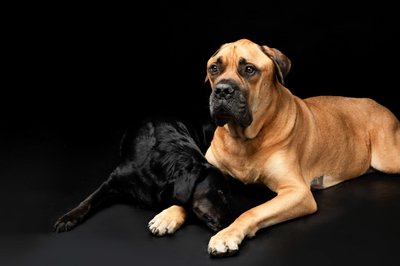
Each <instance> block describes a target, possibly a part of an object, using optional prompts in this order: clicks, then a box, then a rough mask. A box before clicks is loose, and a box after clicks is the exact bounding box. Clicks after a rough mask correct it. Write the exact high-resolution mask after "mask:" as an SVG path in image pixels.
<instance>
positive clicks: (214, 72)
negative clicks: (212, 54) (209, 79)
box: [208, 64, 218, 75]
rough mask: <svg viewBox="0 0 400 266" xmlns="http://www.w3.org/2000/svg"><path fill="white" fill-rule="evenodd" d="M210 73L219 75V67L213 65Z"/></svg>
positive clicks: (209, 69)
mask: <svg viewBox="0 0 400 266" xmlns="http://www.w3.org/2000/svg"><path fill="white" fill-rule="evenodd" d="M208 71H209V72H210V74H211V75H217V74H218V66H217V64H212V65H211V66H210V67H209V68H208Z"/></svg>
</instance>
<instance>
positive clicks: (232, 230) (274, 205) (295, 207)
mask: <svg viewBox="0 0 400 266" xmlns="http://www.w3.org/2000/svg"><path fill="white" fill-rule="evenodd" d="M277 191H278V193H277V196H276V197H274V198H273V199H271V200H269V201H267V202H265V203H263V204H261V205H259V206H256V207H254V208H252V209H250V210H248V211H246V212H244V213H243V214H241V215H240V216H239V217H238V218H237V219H236V220H235V221H234V222H233V223H232V224H231V225H229V226H228V227H227V228H225V229H223V230H221V231H219V232H218V233H217V234H216V235H214V236H213V237H211V239H210V241H209V244H208V253H209V254H210V255H212V256H226V255H232V254H234V253H236V252H237V251H238V250H239V245H240V243H241V242H242V240H243V239H244V238H245V237H253V236H254V235H255V234H256V232H257V231H258V230H259V229H261V228H264V227H267V226H271V225H274V224H277V223H280V222H283V221H287V220H290V219H293V218H297V217H300V216H304V215H307V214H311V213H313V212H315V211H316V210H317V205H316V202H315V200H314V197H313V195H312V193H311V191H310V190H309V188H308V187H307V186H305V185H303V184H301V185H297V186H282V188H281V189H279V190H277Z"/></svg>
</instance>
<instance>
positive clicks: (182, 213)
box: [148, 205, 186, 236]
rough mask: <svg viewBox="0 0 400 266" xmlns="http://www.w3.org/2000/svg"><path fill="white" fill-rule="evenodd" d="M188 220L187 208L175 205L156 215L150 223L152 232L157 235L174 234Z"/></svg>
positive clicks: (149, 226)
mask: <svg viewBox="0 0 400 266" xmlns="http://www.w3.org/2000/svg"><path fill="white" fill-rule="evenodd" d="M185 220H186V210H185V209H184V208H183V207H181V206H178V205H173V206H171V207H169V208H167V209H165V210H163V211H162V212H160V213H159V214H157V215H156V216H154V218H153V219H151V221H150V222H149V224H148V228H149V230H150V232H152V233H153V234H154V235H157V236H163V235H167V234H173V233H175V231H176V230H178V229H179V228H180V227H181V226H182V224H183V223H184V222H185Z"/></svg>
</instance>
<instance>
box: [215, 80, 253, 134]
mask: <svg viewBox="0 0 400 266" xmlns="http://www.w3.org/2000/svg"><path fill="white" fill-rule="evenodd" d="M210 114H211V118H212V119H213V120H214V122H215V123H216V124H217V125H218V126H223V125H225V124H227V123H235V124H238V125H240V126H242V127H247V126H249V125H250V124H251V123H252V121H253V118H252V115H251V113H250V109H249V107H248V104H247V98H246V96H245V95H244V93H243V92H242V90H241V89H240V88H239V86H237V85H236V84H235V83H234V82H232V81H230V80H224V81H221V82H219V83H217V84H216V85H215V87H214V89H213V93H211V95H210Z"/></svg>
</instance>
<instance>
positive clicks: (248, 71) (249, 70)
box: [244, 65, 256, 75]
mask: <svg viewBox="0 0 400 266" xmlns="http://www.w3.org/2000/svg"><path fill="white" fill-rule="evenodd" d="M244 71H245V72H246V74H248V75H253V74H254V73H255V72H256V68H255V67H254V66H251V65H247V66H246V67H245V69H244Z"/></svg>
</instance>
